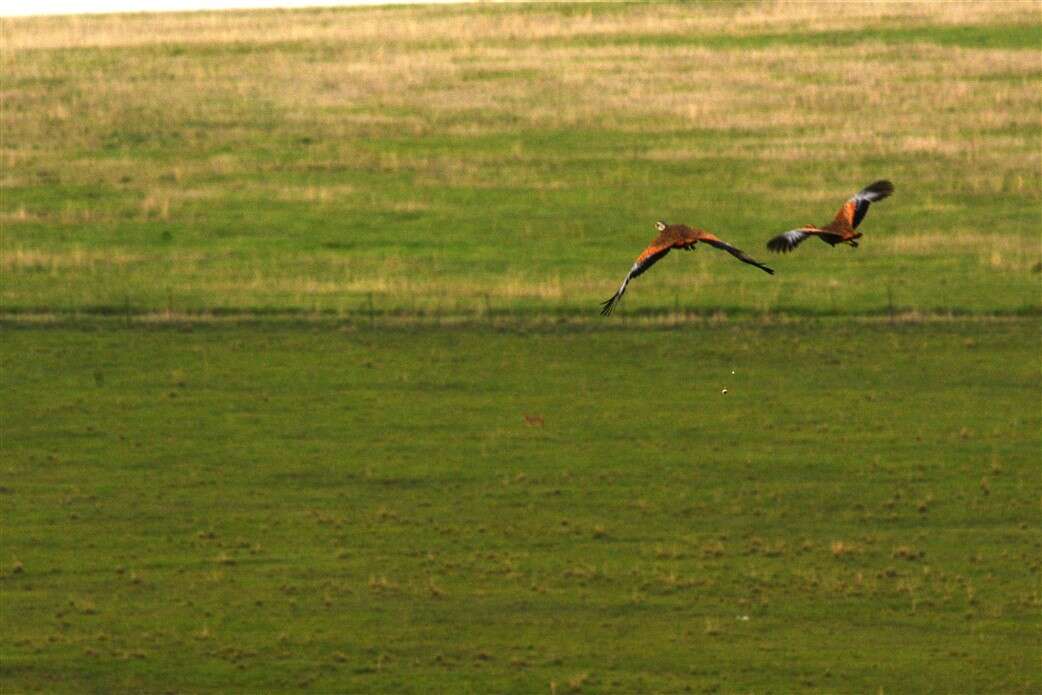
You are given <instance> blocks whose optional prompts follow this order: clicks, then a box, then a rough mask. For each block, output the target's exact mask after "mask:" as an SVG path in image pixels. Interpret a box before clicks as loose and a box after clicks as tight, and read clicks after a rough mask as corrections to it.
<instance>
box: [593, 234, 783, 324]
mask: <svg viewBox="0 0 1042 695" xmlns="http://www.w3.org/2000/svg"><path fill="white" fill-rule="evenodd" d="M655 229H657V230H658V231H659V235H658V236H657V237H655V239H654V241H652V242H651V244H649V245H648V248H646V249H644V251H642V252H641V254H640V255H639V256H637V260H636V261H635V262H634V263H633V267H632V268H630V272H629V273H627V275H626V277H625V278H624V279H623V280H622V286H621V287H619V291H618V292H616V293H615V294H614V295H612V296H611V298H610V299H608V300H606V301H605V302H604V303H603V304H601V315H602V316H608V315H609V314H611V312H612V310H613V309H614V308H615V306H616V305H617V304H618V303H619V300H620V299H622V295H623V294H624V293H625V292H626V285H628V284H629V282H630V280H632V279H633V278H635V277H637V276H638V275H640V274H641V273H643V272H645V271H646V270H647V269H648V268H650V267H651V266H653V265H655V263H656V262H657V261H658V260H659V259H661V258H662V257H663V256H665V255H666V254H667V253H669V251H670V249H683V250H685V251H691V250H692V249H694V247H695V244H697V243H698V242H700V241H702V242H705V243H707V244H709V245H710V246H715V247H716V248H718V249H723V250H724V251H727V252H728V253H729V254H731V255H732V256H734V257H735V258H737V259H738V260H740V261H742V262H743V263H748V264H749V265H755V266H756V267H757V268H759V269H760V270H762V271H764V272H766V273H770V274H771V275H774V271H773V270H771V269H770V268H768V267H767V266H765V265H764V264H763V263H760V262H759V261H757V260H756V259H753V258H750V257H749V256H746V255H745V253H743V252H742V251H740V250H738V249H736V248H735V247H733V246H731V245H730V244H728V243H727V242H725V241H722V240H721V239H720V238H719V237H717V236H716V235H715V234H711V233H709V232H707V231H705V230H704V229H692V228H691V227H688V226H687V225H684V224H666V223H665V222H662V221H661V220H659V221H658V222H656V223H655Z"/></svg>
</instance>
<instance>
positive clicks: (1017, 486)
mask: <svg viewBox="0 0 1042 695" xmlns="http://www.w3.org/2000/svg"><path fill="white" fill-rule="evenodd" d="M1038 337H1039V332H1038V328H1037V326H1036V325H1035V324H1034V323H1033V322H1024V321H1002V322H990V323H978V322H970V323H965V322H944V323H930V324H893V325H891V324H876V323H869V324H861V325H852V324H848V323H845V322H838V323H837V322H824V323H821V322H803V323H800V324H797V325H763V326H754V325H751V324H748V323H739V324H735V325H731V324H728V323H723V324H702V325H692V326H688V327H681V328H676V329H649V330H646V331H642V332H637V331H631V330H625V329H604V328H600V329H596V330H589V329H544V330H528V331H519V330H497V329H494V328H489V327H486V328H482V327H469V328H467V327H461V328H456V329H448V328H442V329H433V328H432V329H401V330H393V329H372V330H366V329H362V328H353V329H352V328H347V329H346V330H344V329H342V328H340V327H338V326H337V325H336V324H334V323H318V324H310V323H304V324H299V325H286V324H284V323H276V324H272V325H266V324H253V325H245V326H243V325H238V326H236V325H231V326H222V325H197V326H195V328H194V330H192V331H189V332H184V331H183V330H178V329H176V328H163V327H152V328H148V327H137V328H134V327H131V328H123V329H120V328H118V327H116V326H109V327H107V328H105V329H103V330H97V329H96V326H95V327H91V326H90V325H88V326H86V327H84V328H76V327H57V326H56V327H52V328H33V329H25V328H20V327H17V326H8V327H7V328H6V329H5V333H4V340H3V343H2V350H3V366H4V369H3V389H4V393H5V400H6V404H5V408H6V410H7V415H6V416H5V417H4V422H3V425H4V432H3V439H4V450H5V455H4V464H3V481H4V483H3V484H4V487H3V491H2V496H0V500H2V504H3V538H4V557H3V576H2V579H0V582H2V587H3V597H4V611H3V621H2V622H3V634H4V638H3V642H4V659H3V663H2V667H0V674H2V681H0V682H2V684H3V689H4V690H5V691H26V690H36V689H42V690H46V691H48V692H60V691H76V692H84V691H98V692H103V691H112V690H114V689H122V690H133V691H138V692H141V691H147V692H155V691H160V690H170V689H173V690H177V691H181V690H189V691H203V690H210V689H220V690H227V689H244V690H254V691H257V690H264V691H271V690H296V689H298V688H299V687H301V686H302V685H305V684H306V685H308V686H310V687H311V688H313V689H314V690H317V691H330V690H345V689H346V690H352V691H366V692H374V691H384V692H391V691H393V692H431V691H439V692H445V691H451V692H458V691H460V690H475V691H480V692H489V691H496V692H504V691H507V692H533V691H543V690H547V689H548V688H549V687H550V683H551V682H556V683H557V684H558V688H559V689H560V691H561V692H566V691H567V690H568V689H569V686H568V685H567V683H568V681H569V679H576V678H577V677H579V676H581V674H588V680H587V681H586V683H585V684H584V685H583V690H584V691H593V692H598V691H603V692H635V691H656V692H663V691H677V690H682V689H684V688H685V687H690V688H694V689H695V691H701V690H706V689H710V690H711V689H717V690H722V691H725V692H748V691H750V690H753V691H762V690H769V689H781V690H785V691H793V690H808V691H818V690H822V689H824V690H842V691H851V690H855V691H873V692H874V691H876V690H877V689H879V688H882V689H883V690H884V691H885V692H891V691H902V690H913V691H917V692H923V691H937V692H954V691H959V692H968V691H980V692H995V691H1002V692H1029V691H1034V690H1037V689H1038V688H1039V687H1040V686H1042V677H1040V673H1039V667H1038V660H1037V653H1035V651H1036V650H1034V648H1033V646H1032V645H1034V644H1037V635H1038V632H1037V631H1038V627H1039V621H1038V615H1039V608H1040V605H1042V595H1040V594H1039V571H1040V563H1039V549H1040V547H1042V534H1040V532H1039V525H1038V523H1037V522H1038V483H1039V472H1038V465H1037V461H1036V458H1037V453H1038V445H1039V428H1040V425H1042V422H1040V418H1039V411H1038V408H1037V405H1038V389H1039V385H1040V383H1039V375H1038V371H1037V362H1036V359H1037V344H1038V343H1037V341H1038ZM146 364H147V365H148V368H147V369H144V368H143V365H146ZM732 370H733V371H734V372H735V374H734V375H732V374H731V372H732ZM723 388H727V389H728V393H727V394H726V395H723V394H721V389H723ZM526 415H527V416H530V417H532V418H533V419H534V418H536V417H538V418H541V419H542V424H539V423H538V422H537V423H536V424H527V423H526V420H525V417H524V416H526ZM16 562H17V563H18V564H17V568H18V569H15V568H16V565H15V564H14V563H16Z"/></svg>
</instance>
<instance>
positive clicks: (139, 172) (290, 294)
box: [0, 2, 1042, 316]
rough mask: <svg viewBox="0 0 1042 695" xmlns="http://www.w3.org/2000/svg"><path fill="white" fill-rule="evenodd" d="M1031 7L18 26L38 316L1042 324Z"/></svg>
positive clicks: (388, 12)
mask: <svg viewBox="0 0 1042 695" xmlns="http://www.w3.org/2000/svg"><path fill="white" fill-rule="evenodd" d="M1040 44H1042V25H1040V23H1039V21H1038V13H1037V5H1036V4H1034V3H1031V2H1024V3H980V4H965V3H963V4H957V5H956V4H942V3H937V4H932V5H928V6H922V7H921V6H918V5H887V4H868V5H865V4H857V5H852V4H843V5H836V6H830V5H826V4H822V3H815V4H800V5H786V4H768V5H760V4H756V3H745V4H724V3H703V4H694V5H687V6H659V5H655V6H643V5H610V6H586V5H584V6H575V5H560V6H520V7H518V6H509V7H503V6H470V7H414V8H393V9H388V8H376V9H357V10H315V11H294V12H288V13H286V12H256V13H226V14H206V13H196V14H183V15H163V16H155V15H122V16H114V17H102V18H47V19H16V20H5V21H4V51H3V57H2V68H3V73H4V76H5V77H4V86H3V89H4V109H3V114H2V126H3V148H2V152H3V181H2V183H3V196H2V201H0V215H2V218H0V219H2V221H3V239H2V246H0V251H2V267H3V273H2V278H0V300H2V305H3V311H4V312H6V313H8V314H11V313H24V312H29V313H51V312H59V313H68V312H111V311H120V312H123V311H126V310H127V308H129V309H130V310H132V311H140V312H157V311H161V312H169V313H174V314H176V313H184V312H206V311H215V310H231V311H236V312H258V311H271V310H276V311H292V312H313V311H323V312H333V313H336V314H344V315H350V314H353V313H356V312H359V311H364V312H367V313H368V312H370V311H373V312H393V313H397V314H404V315H410V316H415V315H430V314H435V315H456V314H475V313H487V312H489V311H492V312H505V313H509V314H515V313H524V314H529V315H533V314H568V315H580V316H586V315H589V314H591V312H592V311H593V310H594V309H595V306H596V301H597V300H599V299H603V298H604V297H605V296H607V295H609V294H610V293H611V292H612V291H613V290H614V288H615V286H616V285H617V283H618V281H619V280H620V278H621V276H622V274H624V273H625V271H626V270H627V269H628V267H629V264H630V263H631V261H632V258H633V257H634V256H635V255H636V253H637V252H638V251H640V250H641V249H642V248H643V246H644V245H645V244H646V243H647V241H648V240H649V239H650V238H651V237H652V236H654V229H653V226H652V225H653V223H654V221H655V220H657V219H660V218H663V219H666V220H668V221H683V222H686V223H689V224H692V225H696V226H701V227H705V228H709V229H711V230H714V231H716V232H717V233H718V234H720V235H721V236H722V237H724V238H725V239H729V240H731V241H732V242H733V243H734V244H736V245H738V246H740V247H742V248H744V249H746V250H747V251H749V252H750V253H753V254H754V255H757V256H760V257H765V256H767V252H766V250H765V249H764V246H763V244H764V242H765V241H766V239H767V238H769V237H770V236H772V235H773V234H775V233H777V232H779V231H783V230H785V229H790V228H792V227H794V226H797V225H800V224H804V223H806V222H815V223H819V224H820V223H824V222H826V221H828V220H829V219H831V217H832V215H833V214H834V213H835V211H836V209H837V208H838V207H839V205H840V204H841V203H842V201H843V200H845V198H846V197H848V196H849V195H850V194H851V193H853V192H854V191H855V190H857V189H858V188H859V187H860V186H862V185H864V184H866V183H868V182H869V181H871V180H874V179H875V178H880V177H887V178H890V179H892V180H893V181H894V182H895V184H896V186H897V194H896V195H895V196H894V197H893V198H892V199H891V200H888V201H886V202H885V203H883V204H881V205H878V206H874V207H873V209H872V211H871V213H870V215H869V217H868V219H867V220H866V221H865V223H864V226H863V229H864V231H865V233H866V238H865V241H864V244H863V246H862V248H861V249H859V250H857V251H854V250H852V249H849V248H842V249H829V248H828V247H826V246H825V245H823V244H818V243H814V244H807V245H806V246H807V247H806V248H803V249H801V250H800V253H799V254H798V255H796V256H793V257H786V258H780V259H779V258H773V259H770V260H772V261H773V262H774V265H775V266H776V268H777V270H778V274H777V276H776V277H773V278H770V277H767V276H764V275H762V274H760V273H757V272H756V271H754V270H752V269H750V268H747V267H744V266H740V265H738V264H736V263H734V262H733V260H732V259H730V258H729V257H727V256H726V255H724V254H721V253H718V252H715V251H713V250H712V249H701V250H700V251H699V253H697V254H693V255H685V256H683V257H682V258H673V257H671V258H668V259H666V260H665V261H664V262H662V263H661V264H660V267H659V268H656V269H655V271H654V273H650V274H648V275H647V276H645V277H644V278H641V279H640V281H639V282H638V284H635V285H634V287H633V292H632V294H631V296H630V297H628V298H627V299H628V301H627V304H626V306H625V307H624V308H625V310H626V312H625V313H628V314H629V315H633V314H662V313H668V312H675V311H678V310H680V311H685V310H686V311H699V312H713V311H718V310H723V311H727V312H736V313H757V314H758V313H765V312H789V313H839V314H845V313H852V314H864V313H875V312H882V311H891V310H894V309H904V310H913V311H920V312H936V311H940V312H972V313H981V314H987V313H1009V312H1031V313H1038V311H1039V308H1040V301H1039V297H1040V294H1039V279H1040V276H1039V274H1038V272H1039V269H1040V268H1042V266H1040V265H1039V264H1040V262H1042V251H1040V247H1039V244H1040V238H1039V230H1040V228H1042V193H1040V191H1042V174H1040V171H1042V169H1040V166H1042V165H1040V154H1039V152H1040V147H1042V129H1040V126H1039V113H1040V112H1042V97H1040V94H1042V90H1040V87H1042V59H1040V55H1039V49H1038V47H1039V45H1040Z"/></svg>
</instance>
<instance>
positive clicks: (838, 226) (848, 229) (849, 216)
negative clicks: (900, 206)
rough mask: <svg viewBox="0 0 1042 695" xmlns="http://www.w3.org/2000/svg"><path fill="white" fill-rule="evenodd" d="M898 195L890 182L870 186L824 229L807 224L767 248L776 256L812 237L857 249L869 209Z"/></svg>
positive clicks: (855, 196)
mask: <svg viewBox="0 0 1042 695" xmlns="http://www.w3.org/2000/svg"><path fill="white" fill-rule="evenodd" d="M893 192H894V184H892V183H890V182H889V181H876V182H875V183H870V184H868V185H867V186H865V187H864V188H862V189H861V190H860V191H858V192H857V193H855V194H854V197H853V198H851V199H850V200H848V201H847V202H845V203H843V207H841V208H840V209H839V212H837V213H836V217H835V219H833V220H832V221H831V222H829V223H828V224H827V225H825V226H824V227H817V226H815V225H813V224H807V225H804V226H802V227H800V228H799V229H791V230H789V231H787V232H783V233H781V234H779V235H778V236H776V237H774V238H773V239H771V240H770V241H768V242H767V248H768V249H769V250H771V251H774V252H775V253H788V252H789V251H792V250H793V249H795V248H796V247H797V246H799V245H800V244H801V243H803V240H804V239H806V238H807V237H809V236H816V237H818V238H819V239H821V240H822V241H824V242H825V243H827V244H829V245H830V246H835V245H836V244H850V245H851V246H853V247H857V245H858V242H857V240H858V239H860V238H861V232H857V231H855V230H856V229H857V226H858V225H859V224H861V220H863V219H865V215H866V214H867V213H868V206H869V205H871V204H872V203H875V202H876V201H879V200H883V199H884V198H888V197H890V194H892V193H893Z"/></svg>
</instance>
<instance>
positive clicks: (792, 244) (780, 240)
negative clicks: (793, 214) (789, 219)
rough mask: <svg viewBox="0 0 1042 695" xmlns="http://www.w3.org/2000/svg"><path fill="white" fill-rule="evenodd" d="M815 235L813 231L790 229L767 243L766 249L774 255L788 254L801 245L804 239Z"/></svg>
mask: <svg viewBox="0 0 1042 695" xmlns="http://www.w3.org/2000/svg"><path fill="white" fill-rule="evenodd" d="M816 233H817V230H815V229H790V230H789V231H787V232H782V233H781V234H779V235H778V236H776V237H774V238H773V239H771V240H770V241H768V242H767V249H768V250H769V251H773V252H774V253H788V252H789V251H792V250H793V249H795V248H796V247H797V246H799V245H800V244H802V243H803V240H804V239H806V238H807V237H809V236H810V235H811V234H816Z"/></svg>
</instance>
